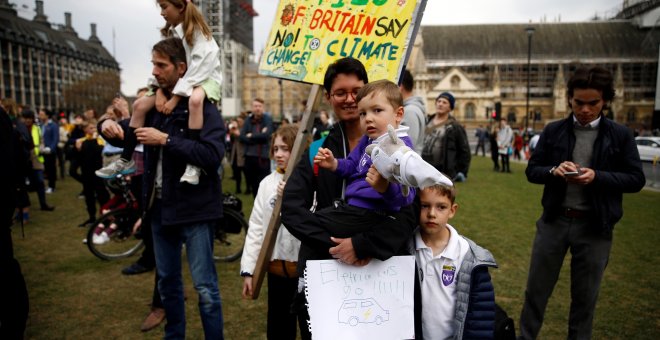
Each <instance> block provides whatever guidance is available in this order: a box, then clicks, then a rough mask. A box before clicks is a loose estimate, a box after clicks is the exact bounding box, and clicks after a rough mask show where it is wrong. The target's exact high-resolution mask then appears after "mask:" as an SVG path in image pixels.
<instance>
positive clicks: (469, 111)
mask: <svg viewBox="0 0 660 340" xmlns="http://www.w3.org/2000/svg"><path fill="white" fill-rule="evenodd" d="M476 111H477V107H476V106H475V105H474V104H473V103H467V104H466V105H465V119H474V118H475V116H476Z"/></svg>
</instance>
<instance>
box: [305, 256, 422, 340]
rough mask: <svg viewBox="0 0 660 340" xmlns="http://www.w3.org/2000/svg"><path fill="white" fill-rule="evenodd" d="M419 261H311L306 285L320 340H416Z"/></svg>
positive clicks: (405, 258) (315, 333) (313, 326)
mask: <svg viewBox="0 0 660 340" xmlns="http://www.w3.org/2000/svg"><path fill="white" fill-rule="evenodd" d="M414 280H415V258H414V257H413V256H395V257H392V258H390V259H389V260H386V261H379V260H372V261H371V262H370V263H369V264H368V265H366V266H364V267H357V266H351V265H347V264H342V263H340V262H338V261H336V260H322V261H307V269H306V272H305V283H306V286H307V288H306V289H307V291H306V294H307V301H308V304H309V316H310V330H311V332H312V338H313V339H314V340H323V339H328V340H330V339H397V340H399V339H413V338H414V337H415V326H414V316H413V314H414V313H413V307H414V286H415V283H414Z"/></svg>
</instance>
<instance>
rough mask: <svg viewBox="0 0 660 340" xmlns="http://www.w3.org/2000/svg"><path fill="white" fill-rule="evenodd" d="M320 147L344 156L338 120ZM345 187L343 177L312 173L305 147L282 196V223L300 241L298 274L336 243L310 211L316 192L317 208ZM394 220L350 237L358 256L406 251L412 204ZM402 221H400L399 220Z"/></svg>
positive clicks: (386, 255)
mask: <svg viewBox="0 0 660 340" xmlns="http://www.w3.org/2000/svg"><path fill="white" fill-rule="evenodd" d="M323 147H324V148H328V149H330V150H332V153H333V154H334V155H335V157H336V158H346V156H347V155H348V153H349V152H350V150H348V148H349V146H348V140H347V139H346V136H345V135H344V132H343V128H342V126H341V124H339V123H338V124H335V125H333V127H332V128H330V132H329V134H328V137H327V138H326V139H325V141H324V142H323ZM343 188H344V184H343V180H342V178H340V177H338V176H336V175H335V174H334V173H333V172H331V171H329V170H325V169H318V176H316V175H315V170H314V167H313V166H312V163H311V162H310V158H309V150H307V151H305V153H304V154H303V156H302V157H301V159H300V161H299V162H298V165H297V166H296V169H295V170H294V171H293V173H292V174H291V176H290V178H289V179H288V180H287V184H286V186H285V187H284V197H283V199H282V224H284V226H285V227H286V228H287V230H288V231H289V232H290V233H291V234H292V235H293V236H295V237H296V238H297V239H299V240H300V241H301V242H302V244H301V246H300V253H299V255H298V258H299V261H298V274H300V275H302V274H303V270H304V269H305V265H306V264H305V263H306V261H307V260H324V259H330V258H331V256H330V254H329V253H328V250H329V249H330V248H331V247H333V246H335V244H334V243H333V242H332V241H331V240H330V236H332V235H330V234H329V233H328V231H327V230H325V229H324V228H323V226H322V225H321V224H320V223H319V221H318V219H317V218H316V216H315V215H314V213H312V212H311V211H310V207H312V205H313V203H314V193H315V192H316V201H317V204H316V209H317V210H318V209H322V208H325V207H328V206H331V205H332V204H333V202H334V201H335V200H337V199H340V198H341V196H342V190H343ZM398 220H399V221H398V222H397V223H390V224H385V225H380V226H377V227H375V228H374V229H373V230H372V231H369V232H364V233H360V234H357V235H354V236H353V237H352V242H353V248H355V253H356V255H357V257H358V258H360V259H364V258H368V257H371V258H377V259H380V260H385V259H387V258H389V257H391V256H393V255H396V254H398V253H400V252H401V251H402V250H403V251H405V243H406V240H407V239H408V238H409V237H410V235H412V232H413V230H414V228H415V224H416V219H415V216H414V212H413V209H412V207H404V208H402V209H401V211H400V212H399V215H398ZM402 221H403V222H402Z"/></svg>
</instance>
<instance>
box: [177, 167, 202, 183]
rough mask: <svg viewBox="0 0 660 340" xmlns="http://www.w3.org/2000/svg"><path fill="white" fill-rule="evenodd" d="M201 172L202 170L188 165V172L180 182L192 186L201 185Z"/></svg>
mask: <svg viewBox="0 0 660 340" xmlns="http://www.w3.org/2000/svg"><path fill="white" fill-rule="evenodd" d="M201 172H202V170H201V169H200V168H199V167H196V166H194V165H190V164H188V165H186V171H185V172H184V173H183V176H181V180H180V182H181V183H183V182H188V183H190V184H192V185H197V184H199V175H200V174H201Z"/></svg>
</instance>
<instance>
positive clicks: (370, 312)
mask: <svg viewBox="0 0 660 340" xmlns="http://www.w3.org/2000/svg"><path fill="white" fill-rule="evenodd" d="M389 319H390V312H389V311H386V310H384V309H383V307H381V306H380V305H379V304H378V302H376V300H374V299H373V298H368V299H349V300H344V303H343V304H342V305H341V307H340V308H339V322H340V323H347V324H349V325H351V326H357V324H358V323H373V322H375V323H376V324H377V325H380V324H381V323H383V322H385V321H388V320H389Z"/></svg>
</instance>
